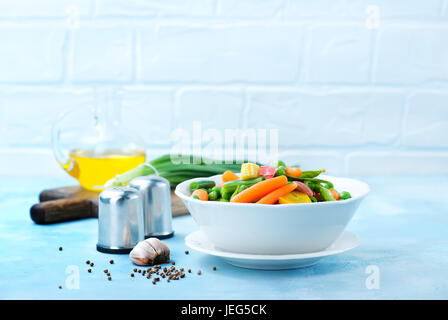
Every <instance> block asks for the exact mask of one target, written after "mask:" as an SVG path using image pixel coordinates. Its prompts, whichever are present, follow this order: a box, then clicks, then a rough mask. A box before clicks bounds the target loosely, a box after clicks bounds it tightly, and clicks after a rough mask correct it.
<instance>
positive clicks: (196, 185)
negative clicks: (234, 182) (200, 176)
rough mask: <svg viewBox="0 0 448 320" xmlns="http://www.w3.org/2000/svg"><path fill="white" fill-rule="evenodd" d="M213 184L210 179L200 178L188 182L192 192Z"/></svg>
mask: <svg viewBox="0 0 448 320" xmlns="http://www.w3.org/2000/svg"><path fill="white" fill-rule="evenodd" d="M214 186H215V182H214V181H212V180H200V181H194V182H192V183H191V184H190V191H191V192H193V191H194V190H197V189H210V188H213V187H214Z"/></svg>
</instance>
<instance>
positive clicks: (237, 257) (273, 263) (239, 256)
mask: <svg viewBox="0 0 448 320" xmlns="http://www.w3.org/2000/svg"><path fill="white" fill-rule="evenodd" d="M359 243H360V241H359V238H358V236H357V235H355V234H354V233H352V232H350V231H344V232H343V233H342V235H341V236H340V237H339V238H338V239H337V240H336V241H335V242H334V243H333V244H332V245H331V246H329V247H328V248H327V249H325V250H322V251H318V252H312V253H300V254H282V255H259V254H244V253H234V252H228V251H223V250H221V249H219V248H216V247H215V246H214V245H213V244H212V243H211V242H210V241H209V240H208V238H207V236H206V235H205V234H204V233H203V232H202V231H200V230H198V231H195V232H192V233H190V234H189V235H188V236H187V237H186V238H185V244H186V245H187V246H188V247H190V248H191V249H194V250H197V251H200V252H203V253H206V254H209V255H212V256H216V257H220V258H222V259H224V260H225V261H226V262H228V263H230V264H232V265H234V266H237V267H242V268H249V269H262V270H283V269H297V268H303V267H308V266H311V265H313V264H315V263H317V262H318V261H319V260H320V259H322V258H324V257H327V256H331V255H335V254H339V253H342V252H345V251H348V250H350V249H353V248H355V247H357V246H358V245H359Z"/></svg>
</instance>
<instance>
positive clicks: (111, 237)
mask: <svg viewBox="0 0 448 320" xmlns="http://www.w3.org/2000/svg"><path fill="white" fill-rule="evenodd" d="M143 220H144V218H143V207H142V202H141V199H140V195H139V192H138V191H137V190H135V189H133V188H129V187H115V188H110V189H106V190H104V191H103V192H101V193H100V196H99V200H98V244H97V246H96V247H97V250H98V251H100V252H105V253H129V252H130V251H131V250H132V248H133V247H134V246H135V245H136V244H137V243H138V242H139V241H142V240H144V224H143Z"/></svg>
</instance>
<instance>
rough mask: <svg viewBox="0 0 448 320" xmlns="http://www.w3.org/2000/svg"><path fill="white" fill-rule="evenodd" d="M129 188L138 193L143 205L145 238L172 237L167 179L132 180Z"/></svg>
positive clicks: (149, 177)
mask: <svg viewBox="0 0 448 320" xmlns="http://www.w3.org/2000/svg"><path fill="white" fill-rule="evenodd" d="M129 186H130V187H132V188H135V189H137V190H138V191H139V192H140V198H141V201H142V205H143V217H144V219H143V220H144V229H145V238H150V237H155V238H159V239H166V238H170V237H172V236H173V234H174V231H173V227H172V212H171V189H170V183H169V181H168V180H167V179H165V178H163V177H160V176H155V175H149V176H144V177H138V178H135V179H133V180H132V181H131V182H130V183H129Z"/></svg>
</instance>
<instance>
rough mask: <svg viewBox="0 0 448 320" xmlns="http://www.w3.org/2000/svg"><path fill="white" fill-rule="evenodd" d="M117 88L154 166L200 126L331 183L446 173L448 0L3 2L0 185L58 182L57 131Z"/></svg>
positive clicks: (128, 119) (128, 118)
mask: <svg viewBox="0 0 448 320" xmlns="http://www.w3.org/2000/svg"><path fill="white" fill-rule="evenodd" d="M110 85H113V86H119V87H121V88H122V89H123V91H124V95H123V106H124V110H125V111H126V112H125V113H124V121H125V122H126V123H132V130H133V131H136V132H137V133H139V134H140V135H141V136H142V137H144V139H145V141H146V143H147V145H148V148H149V157H151V158H152V157H155V156H157V155H160V154H162V153H164V152H167V151H168V150H169V148H170V147H171V145H172V141H171V140H170V136H171V133H172V132H173V130H175V129H176V128H184V129H187V130H192V125H193V122H194V121H196V120H198V121H201V124H202V127H203V130H206V129H218V130H221V131H222V130H224V129H238V128H239V129H244V128H258V129H260V128H261V129H263V128H273V129H278V132H279V140H280V141H279V142H280V150H279V151H280V157H281V158H283V159H285V160H286V161H288V162H294V163H300V164H301V165H302V167H304V168H316V167H319V168H320V167H324V168H327V170H328V172H329V173H330V174H336V175H345V174H350V175H353V174H408V173H411V174H415V173H417V174H418V173H420V174H432V173H434V174H437V173H445V174H446V173H448V166H447V164H448V0H427V1H418V0H394V1H390V0H315V1H307V0H270V1H268V0H240V1H237V0H166V1H159V0H129V1H120V0H58V1H56V0H42V1H31V0H14V1H12V0H4V1H0V175H23V176H29V175H32V176H63V175H64V174H63V172H62V170H60V169H59V168H58V165H57V164H56V162H55V160H54V159H53V156H52V154H51V151H50V127H51V124H52V123H53V122H54V119H56V117H57V115H58V114H59V113H60V112H61V111H64V110H67V109H69V108H86V107H87V106H88V105H91V104H92V103H93V101H94V94H93V91H94V88H95V87H98V86H100V87H101V86H110ZM29 159H32V161H33V163H34V164H35V166H32V167H27V168H26V170H24V169H23V168H24V167H26V166H25V164H26V163H27V161H29Z"/></svg>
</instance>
